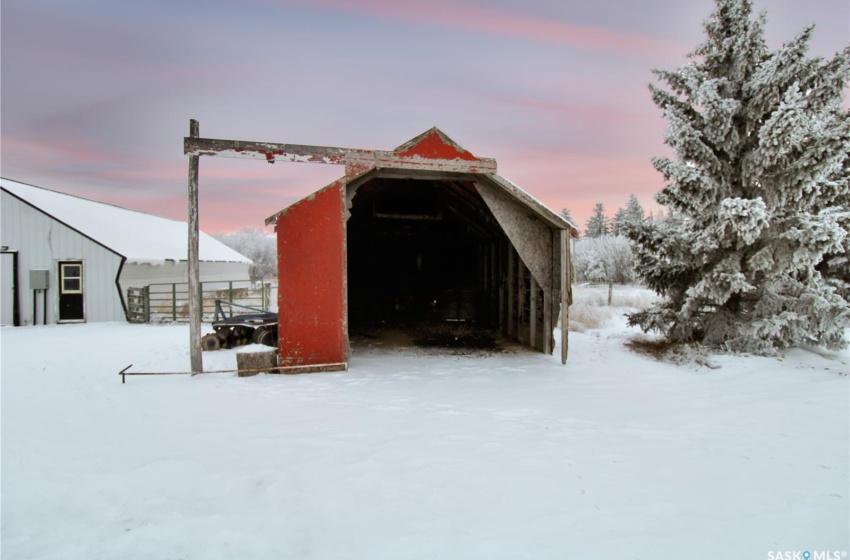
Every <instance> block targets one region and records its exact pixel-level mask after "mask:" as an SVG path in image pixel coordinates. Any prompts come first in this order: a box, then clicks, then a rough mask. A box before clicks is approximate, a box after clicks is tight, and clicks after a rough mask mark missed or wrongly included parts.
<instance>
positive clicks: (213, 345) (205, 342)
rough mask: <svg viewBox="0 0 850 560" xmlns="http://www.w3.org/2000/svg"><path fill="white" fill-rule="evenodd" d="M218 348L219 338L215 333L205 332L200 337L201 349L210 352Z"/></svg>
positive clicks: (219, 347)
mask: <svg viewBox="0 0 850 560" xmlns="http://www.w3.org/2000/svg"><path fill="white" fill-rule="evenodd" d="M219 349H221V339H220V338H219V337H218V336H217V335H216V333H211V334H205V335H204V336H203V338H201V350H204V351H206V352H210V351H213V350H219Z"/></svg>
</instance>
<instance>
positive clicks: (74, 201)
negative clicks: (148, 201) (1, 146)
mask: <svg viewBox="0 0 850 560" xmlns="http://www.w3.org/2000/svg"><path fill="white" fill-rule="evenodd" d="M0 187H2V190H4V191H7V192H8V193H9V194H11V195H13V196H15V197H16V198H18V199H20V200H22V201H24V202H25V203H27V204H29V205H30V206H33V207H35V208H37V209H39V210H41V211H42V212H44V213H45V214H47V215H49V216H51V217H52V218H54V219H56V220H58V221H60V222H62V223H64V224H65V225H67V226H69V227H71V228H73V229H75V230H77V231H78V232H80V233H82V234H83V235H85V236H86V237H89V238H90V239H93V240H94V241H96V242H98V243H100V244H101V245H103V246H104V247H106V248H107V249H110V250H111V251H113V252H114V253H116V254H118V255H121V256H123V257H125V258H126V259H127V262H129V263H150V264H162V263H163V262H165V261H185V260H186V259H187V251H188V249H187V247H188V243H187V238H188V229H187V224H186V222H181V221H178V220H171V219H168V218H161V217H159V216H154V215H152V214H146V213H144V212H139V211H136V210H130V209H128V208H122V207H120V206H115V205H113V204H107V203H104V202H97V201H95V200H90V199H87V198H81V197H78V196H73V195H70V194H65V193H60V192H57V191H52V190H49V189H45V188H41V187H36V186H33V185H28V184H25V183H20V182H18V181H13V180H10V179H6V178H0ZM199 258H200V260H201V261H208V262H210V261H212V262H236V263H251V260H250V259H249V258H247V257H246V256H244V255H242V254H241V253H238V252H236V251H234V250H233V249H231V248H230V247H228V246H227V245H225V244H223V243H221V242H220V241H217V240H216V239H214V238H213V237H211V236H209V235H207V234H206V233H203V232H201V233H200V238H199Z"/></svg>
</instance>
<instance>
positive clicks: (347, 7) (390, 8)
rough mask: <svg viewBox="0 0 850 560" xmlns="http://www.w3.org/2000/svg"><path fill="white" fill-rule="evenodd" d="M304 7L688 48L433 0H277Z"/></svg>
mask: <svg viewBox="0 0 850 560" xmlns="http://www.w3.org/2000/svg"><path fill="white" fill-rule="evenodd" d="M280 3H284V4H297V5H299V6H302V7H304V8H309V9H322V10H333V11H344V12H354V13H362V14H368V15H374V16H378V17H382V18H389V19H395V20H402V21H407V22H414V23H419V24H422V23H427V24H429V25H436V26H440V27H450V28H455V29H461V30H466V31H476V32H481V33H487V34H491V35H501V36H507V37H515V38H519V39H528V40H532V41H536V42H541V43H547V44H554V45H563V46H568V47H576V48H580V49H585V50H593V51H601V52H611V53H616V54H628V55H634V54H639V55H650V56H659V55H661V56H667V55H670V54H671V53H672V54H674V55H678V56H681V55H682V54H684V53H685V52H687V51H688V49H689V47H688V46H684V45H680V44H678V43H675V42H673V41H669V40H664V39H658V38H655V37H649V36H646V35H640V34H637V33H629V32H626V31H618V30H614V29H607V28H604V27H594V26H589V25H578V24H573V23H569V22H566V21H556V20H546V19H539V18H534V17H529V16H524V15H521V14H518V13H514V12H507V11H502V10H498V9H495V8H490V7H483V6H474V5H463V4H460V3H457V2H445V1H441V0H435V1H432V2H427V3H425V2H411V1H404V0H358V1H357V2H349V1H348V0H282V1H281V2H280Z"/></svg>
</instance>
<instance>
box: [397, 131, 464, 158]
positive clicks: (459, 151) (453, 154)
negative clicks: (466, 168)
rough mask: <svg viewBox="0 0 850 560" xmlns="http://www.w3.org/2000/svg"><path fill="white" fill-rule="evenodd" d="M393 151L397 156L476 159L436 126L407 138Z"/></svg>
mask: <svg viewBox="0 0 850 560" xmlns="http://www.w3.org/2000/svg"><path fill="white" fill-rule="evenodd" d="M393 152H394V153H395V154H397V155H399V156H419V157H422V158H426V159H447V160H452V159H462V160H466V161H475V160H477V159H478V158H477V157H475V156H474V155H472V153H471V152H470V151H469V150H467V149H465V148H463V147H462V146H461V145H460V144H458V143H457V142H455V141H454V140H452V139H451V138H449V137H448V136H447V135H446V134H445V133H444V132H443V131H442V130H440V129H439V128H437V127H436V126H435V127H433V128H430V129H428V130H426V131H425V132H423V133H422V134H420V135H419V136H417V137H415V138H413V139H411V140H408V141H407V142H405V143H404V144H402V145H401V146H399V147H398V148H396V149H395V150H393Z"/></svg>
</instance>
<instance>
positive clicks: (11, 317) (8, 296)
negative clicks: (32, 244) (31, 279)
mask: <svg viewBox="0 0 850 560" xmlns="http://www.w3.org/2000/svg"><path fill="white" fill-rule="evenodd" d="M15 257H16V255H15V254H14V253H1V254H0V272H2V278H0V290H2V300H0V325H15V326H17V324H18V323H17V317H15V315H16V309H15V306H16V303H17V302H16V298H17V297H18V287H17V278H15V272H16V270H15Z"/></svg>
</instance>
